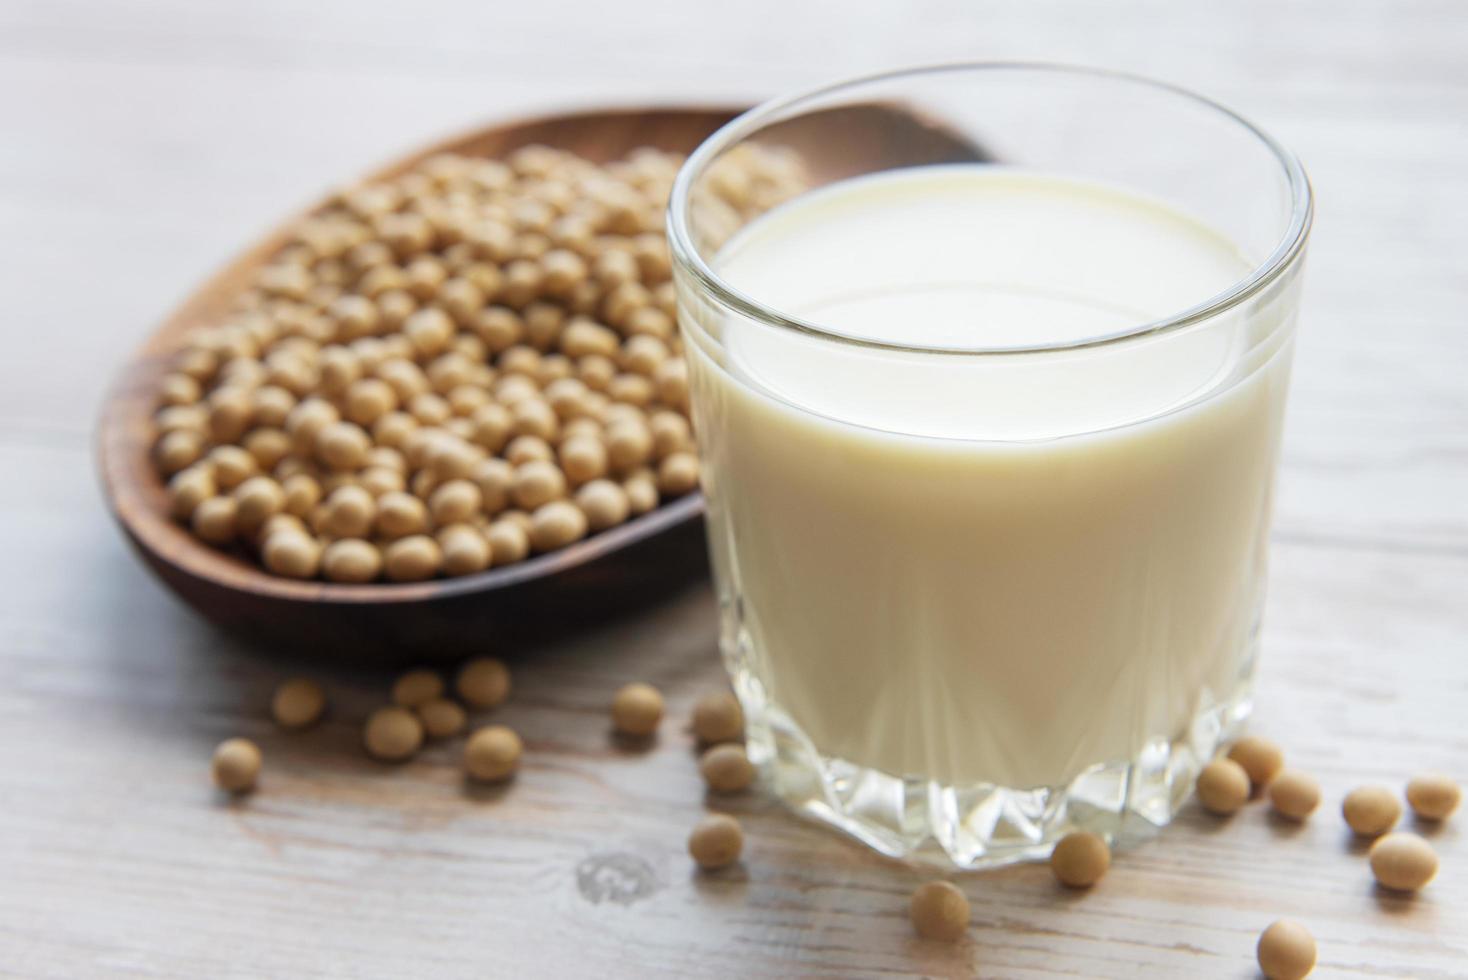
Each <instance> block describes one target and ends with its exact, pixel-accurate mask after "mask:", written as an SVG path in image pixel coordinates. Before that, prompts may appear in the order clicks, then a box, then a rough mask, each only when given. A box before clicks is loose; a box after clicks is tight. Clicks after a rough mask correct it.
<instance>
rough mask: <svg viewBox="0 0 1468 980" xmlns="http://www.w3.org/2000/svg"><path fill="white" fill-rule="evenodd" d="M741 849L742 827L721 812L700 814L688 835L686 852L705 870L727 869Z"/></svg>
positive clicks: (742, 846)
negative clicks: (698, 819) (704, 815)
mask: <svg viewBox="0 0 1468 980" xmlns="http://www.w3.org/2000/svg"><path fill="white" fill-rule="evenodd" d="M743 850H744V830H743V829H742V828H741V827H740V826H739V821H738V820H735V819H734V818H733V817H731V816H729V815H728V814H724V813H715V814H712V815H710V816H707V817H704V818H703V819H702V820H700V821H699V822H698V823H697V824H695V825H694V828H693V832H692V833H690V834H689V835H688V854H689V855H690V856H691V857H692V858H693V860H694V861H695V862H696V863H697V864H698V866H699V867H700V868H702V869H703V870H705V871H717V870H719V869H721V868H727V867H728V866H729V865H731V864H733V863H734V862H735V861H738V860H739V855H740V853H741V852H743Z"/></svg>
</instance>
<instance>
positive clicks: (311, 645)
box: [98, 106, 975, 661]
mask: <svg viewBox="0 0 1468 980" xmlns="http://www.w3.org/2000/svg"><path fill="white" fill-rule="evenodd" d="M738 111H739V110H737V109H735V108H730V107H723V108H700V107H694V108H653V109H618V110H610V111H597V112H579V113H571V114H566V115H556V116H545V117H541V118H537V119H530V120H523V121H518V122H511V123H506V124H501V125H495V126H489V127H486V128H483V129H479V130H475V131H473V132H470V133H467V134H465V135H462V136H459V137H457V138H454V139H449V140H446V141H444V142H441V143H437V144H435V145H433V146H429V147H426V148H424V149H421V150H417V151H415V152H413V153H410V154H408V155H407V156H405V157H402V158H400V159H398V160H396V161H394V162H393V163H391V164H389V165H387V166H385V167H383V168H381V169H379V170H377V171H376V172H374V173H372V174H370V175H369V178H368V179H383V178H387V177H391V176H394V175H397V174H400V173H402V172H404V171H406V170H408V169H410V168H412V167H414V166H416V165H417V164H418V163H420V162H421V161H423V160H424V159H426V158H428V157H430V156H432V155H434V154H436V153H446V152H447V153H463V154H470V155H476V156H489V157H498V156H503V155H504V154H506V153H508V152H509V151H511V150H514V149H516V148H517V147H520V146H524V145H527V144H530V143H545V144H548V145H551V146H557V147H561V148H563V149H567V150H571V151H574V152H576V153H578V154H580V155H581V156H583V157H586V158H588V159H591V160H596V161H607V160H613V159H616V158H618V157H621V156H623V155H625V154H626V153H627V152H628V151H630V150H632V149H634V148H636V147H639V146H656V147H659V148H661V149H664V150H670V151H679V152H689V151H691V150H693V149H694V148H695V147H696V146H697V145H698V144H699V143H701V142H702V141H703V139H704V138H705V137H707V136H708V135H709V134H710V133H711V132H713V131H714V130H715V129H717V128H718V127H719V126H720V125H722V124H723V123H725V122H727V121H728V120H729V119H730V118H732V117H733V116H734V115H736V114H737V112H738ZM822 123H823V125H821V126H819V127H811V126H809V125H804V126H802V129H801V131H800V132H799V133H798V134H795V133H792V134H791V135H792V137H795V138H792V139H791V140H790V142H792V143H794V144H796V148H797V149H798V150H800V151H801V152H802V153H803V154H804V155H805V156H806V158H807V162H808V163H809V164H811V166H812V170H813V171H814V172H815V174H816V175H817V177H818V178H819V179H830V178H832V177H836V176H841V175H844V174H847V173H852V172H857V171H859V170H861V169H863V164H866V165H870V164H872V163H876V162H882V161H891V160H899V159H907V158H912V159H914V160H916V161H919V162H934V161H938V160H944V159H971V158H973V157H974V155H975V153H974V149H973V147H972V146H971V145H970V144H968V143H967V142H965V141H962V140H959V139H956V138H954V137H952V136H950V135H949V134H947V133H946V132H944V131H942V130H941V129H939V128H936V127H932V126H930V125H928V124H926V123H924V122H923V121H921V120H920V119H918V118H916V117H914V116H913V115H910V114H908V113H907V112H905V111H901V110H898V109H893V108H891V107H887V106H861V107H852V108H845V109H836V110H831V111H829V112H828V113H826V114H825V115H824V118H823V119H822ZM874 124H875V128H874ZM874 132H875V133H876V134H877V135H878V138H876V139H873V134H874ZM311 210H314V208H313V209H311ZM295 220H296V219H294V218H293V219H292V220H290V221H288V222H286V223H285V224H283V225H282V226H281V228H280V229H279V230H277V231H276V232H274V233H272V234H271V235H269V236H267V237H266V238H265V239H264V240H263V241H261V242H259V243H258V244H256V245H254V246H253V247H251V248H250V249H248V250H247V251H246V252H245V253H244V254H243V255H241V256H239V257H238V258H236V259H235V260H234V261H233V262H232V263H230V264H229V265H228V266H226V267H225V268H224V269H222V270H221V271H220V272H218V273H217V274H215V275H214V276H213V277H212V278H210V279H209V280H208V281H207V282H206V283H204V285H203V286H201V287H200V288H199V289H198V290H197V291H196V292H195V293H194V294H193V295H192V296H190V297H189V299H188V300H187V301H185V302H184V304H183V305H182V306H181V307H180V308H179V309H178V310H176V311H175V312H174V313H173V315H172V316H170V317H169V318H168V319H167V320H166V321H164V323H163V325H162V326H161V327H159V329H158V330H157V332H156V333H154V334H153V336H152V337H150V338H149V340H148V342H147V343H146V344H144V345H143V348H142V349H141V350H140V351H139V352H138V353H137V355H136V356H135V357H134V359H133V361H132V363H131V364H129V365H128V366H127V368H126V369H125V370H124V371H123V372H122V375H121V377H120V378H119V380H118V382H117V384H116V387H115V388H114V389H113V390H112V392H111V394H110V395H109V397H108V400H107V402H106V404H105V405H104V407H103V412H102V417H101V420H100V422H99V424H98V456H99V467H100V470H101V475H102V481H103V485H104V488H105V490H106V493H107V496H108V499H109V502H110V504H111V508H112V512H113V514H114V515H115V516H116V518H117V520H118V523H119V524H121V525H122V528H123V531H124V532H125V533H126V534H127V537H128V539H129V540H130V541H131V542H132V544H133V547H134V548H135V549H136V550H137V552H138V554H139V555H140V556H141V557H142V559H143V561H144V562H145V563H146V564H147V565H148V567H149V568H151V569H152V570H153V572H154V573H155V574H157V575H158V577H159V578H161V579H162V580H163V581H164V582H165V583H166V584H167V585H168V586H169V588H171V589H173V591H174V592H176V593H177V594H178V595H179V596H180V597H181V598H182V599H183V600H184V601H185V602H187V603H188V604H189V605H191V606H193V607H194V608H195V609H196V610H198V611H199V612H200V613H202V614H203V615H205V616H207V617H208V618H209V619H211V620H213V621H215V622H216V623H219V624H220V625H222V626H225V627H228V628H230V629H233V630H236V631H238V632H240V633H243V634H246V635H249V636H252V637H255V638H256V639H259V640H263V641H265V642H268V643H271V644H275V645H278V646H282V647H286V648H289V649H292V650H299V651H302V652H309V653H313V654H319V655H321V656H341V657H351V658H356V659H378V660H398V661H421V660H431V659H446V658H453V657H460V656H463V655H465V654H467V653H473V652H479V651H501V650H505V649H511V648H517V647H523V646H525V645H527V644H532V643H535V642H537V641H540V640H543V639H546V638H548V637H549V636H552V635H554V634H556V633H560V632H564V631H566V630H569V629H574V628H576V627H578V626H581V625H584V624H586V623H589V622H592V621H594V620H597V619H601V618H604V617H605V616H607V615H608V614H611V613H613V612H616V611H620V610H626V609H629V608H632V607H634V606H636V605H637V604H639V603H642V602H645V601H647V600H648V599H649V598H652V597H655V596H657V595H658V594H660V593H664V592H667V591H668V590H670V589H672V588H676V587H677V586H679V585H681V584H687V583H691V582H695V581H698V580H700V579H702V578H703V577H704V576H705V575H706V574H707V570H708V562H707V557H706V554H705V542H704V536H703V520H702V515H703V501H702V498H701V497H699V496H698V495H697V494H694V495H690V496H687V497H683V498H680V499H678V500H674V501H672V502H670V503H668V504H665V505H663V506H661V507H659V508H658V509H657V510H655V511H653V512H651V513H649V514H645V515H643V516H642V517H639V518H636V519H634V520H632V521H629V522H627V523H626V524H623V525H621V526H620V527H616V528H613V529H611V530H609V531H604V532H602V533H600V534H596V535H594V536H592V537H590V538H588V539H586V540H584V541H581V542H578V543H577V544H574V545H572V546H570V547H567V548H564V549H561V550H559V551H555V552H551V553H549V554H545V555H540V556H538V557H535V558H531V559H530V560H528V561H524V562H521V563H519V564H515V565H509V566H506V567H504V568H497V569H491V570H489V571H486V572H481V573H479V574H476V575H466V576H463V577H462V578H453V579H442V580H438V581H432V582H421V583H412V584H397V585H392V584H382V585H339V584H334V583H326V582H300V581H294V580H291V579H285V578H279V577H277V576H274V575H271V574H269V573H267V572H265V571H264V570H263V569H261V568H260V567H259V566H258V565H257V564H256V563H255V562H254V561H253V560H252V559H251V558H250V557H249V556H248V555H246V554H245V553H244V552H242V551H224V550H220V549H217V548H212V547H210V546H209V545H206V544H204V543H202V542H200V541H199V540H197V539H196V538H194V537H193V536H192V535H191V534H190V533H189V532H188V530H186V529H185V528H183V527H182V526H180V525H179V524H178V523H176V522H175V521H173V520H172V519H170V517H169V516H168V501H167V493H166V488H165V486H164V483H163V481H162V480H161V479H160V478H159V476H158V474H157V472H156V471H155V469H154V468H153V464H152V462H151V460H150V458H149V448H150V446H151V444H152V441H153V427H152V415H153V411H154V408H155V401H156V397H157V390H158V383H159V380H160V379H161V377H162V375H163V373H164V371H165V370H166V368H167V366H168V361H169V358H170V356H171V355H172V354H173V353H174V352H175V351H177V350H178V349H179V347H180V346H182V344H183V341H184V337H185V335H186V334H187V333H188V332H189V331H190V330H192V329H194V328H196V327H198V326H201V325H204V324H207V323H210V322H213V321H214V320H216V319H217V318H219V317H221V316H223V315H224V314H225V313H227V312H228V311H229V309H230V303H231V300H232V299H233V297H235V296H236V295H237V294H238V293H239V292H241V291H242V290H243V289H244V288H245V287H246V286H247V285H248V284H249V283H250V282H251V281H252V278H253V276H254V274H255V271H256V270H257V269H258V268H259V267H260V266H261V265H263V264H264V263H265V262H266V261H267V260H268V259H269V258H270V257H271V256H272V255H273V254H274V253H275V252H276V251H278V250H279V249H280V248H281V246H282V245H283V244H284V243H285V241H286V240H287V236H288V235H289V228H290V227H291V226H292V225H293V224H294V223H295Z"/></svg>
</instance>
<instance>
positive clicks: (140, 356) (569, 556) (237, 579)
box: [94, 103, 748, 606]
mask: <svg viewBox="0 0 1468 980" xmlns="http://www.w3.org/2000/svg"><path fill="white" fill-rule="evenodd" d="M747 108H748V105H736V104H717V103H716V104H707V105H705V104H679V103H665V104H654V105H639V106H633V105H625V106H607V107H589V106H580V107H574V108H567V109H565V110H561V111H555V110H546V111H541V112H536V113H534V114H531V115H524V116H511V117H508V118H503V119H495V120H491V121H489V122H486V123H483V124H481V125H478V126H474V127H471V128H466V129H463V130H459V131H457V132H456V133H454V134H451V135H449V136H447V137H444V138H441V139H438V140H434V141H431V142H429V143H428V144H426V145H421V146H418V147H416V148H413V149H410V150H408V151H407V152H405V153H402V154H398V155H397V156H395V157H393V158H391V159H390V160H388V161H387V162H385V163H382V164H380V165H378V166H376V167H372V168H370V169H368V170H367V171H365V172H364V173H363V174H361V175H360V176H358V177H357V178H355V179H356V180H361V181H372V180H381V179H385V178H388V177H391V176H394V175H396V174H399V173H402V172H404V171H406V170H408V169H410V168H411V167H413V166H415V165H416V164H418V163H420V162H422V161H423V160H425V159H427V158H429V157H431V156H433V155H435V154H438V153H450V152H460V151H465V150H468V149H469V148H470V147H472V145H473V144H475V143H476V142H479V141H482V140H484V139H485V138H487V137H489V136H491V135H492V134H495V133H498V132H502V131H514V130H533V129H535V128H536V127H537V126H542V125H552V124H564V123H567V122H570V121H573V120H577V119H582V118H588V117H598V118H603V119H605V118H606V117H612V118H616V117H625V118H627V119H628V120H629V121H633V120H642V119H645V118H647V117H649V116H654V117H656V116H665V117H676V116H694V115H702V116H708V117H710V129H709V132H713V131H714V130H715V129H717V128H718V127H719V125H721V124H722V122H723V121H727V120H728V119H732V118H733V117H735V116H737V115H739V114H740V113H741V112H743V111H745V110H746V109H747ZM714 117H723V118H722V120H719V121H716V120H715V119H714ZM350 182H352V181H351V180H350V179H349V180H348V181H344V182H343V183H350ZM338 186H340V185H338ZM328 199H329V193H328V194H327V195H322V196H318V197H317V198H316V199H315V200H314V201H313V202H312V203H310V204H309V205H307V206H306V207H304V208H300V209H298V210H296V211H294V212H292V213H290V214H287V215H286V216H284V217H283V218H281V219H280V220H279V221H278V222H276V223H274V224H273V225H272V226H271V229H270V230H269V231H267V232H266V233H265V234H264V235H263V236H262V237H260V238H258V239H256V240H253V241H252V242H251V243H250V244H248V245H246V246H245V247H244V248H243V249H241V250H240V251H238V252H236V253H235V254H234V255H233V256H232V257H231V258H229V259H227V260H226V261H225V262H224V263H223V264H221V265H220V266H218V267H217V268H215V269H214V270H213V271H212V272H210V273H209V274H208V275H206V276H205V277H204V278H203V279H202V280H200V281H198V282H197V284H196V285H194V286H193V287H192V288H191V289H190V291H189V292H188V293H187V295H186V296H185V298H184V299H183V300H182V301H181V302H178V303H176V304H175V305H174V307H173V308H172V310H171V311H170V312H169V313H168V314H167V315H166V316H165V317H164V318H163V319H162V320H161V321H160V322H159V323H158V324H157V325H156V326H155V327H154V328H153V329H152V330H151V331H149V332H148V334H147V335H146V337H145V338H144V339H143V341H142V342H141V343H140V344H139V345H138V346H137V347H136V348H135V349H134V350H133V352H132V354H131V355H130V356H129V357H128V360H127V362H126V363H125V364H124V365H123V366H122V367H121V368H119V369H118V371H117V373H116V375H115V376H114V380H113V382H112V384H111V385H110V386H109V387H108V389H107V391H106V394H105V395H104V397H103V400H102V403H101V405H100V407H99V409H98V420H97V425H96V428H95V430H94V452H95V459H96V466H97V473H98V477H99V480H100V482H101V485H102V491H103V496H104V497H105V498H106V502H107V508H108V510H109V511H110V512H111V514H112V517H113V519H114V520H115V521H116V522H117V523H118V525H119V526H120V527H121V528H122V530H123V532H124V533H125V534H126V535H127V537H128V538H129V539H130V541H131V542H132V543H133V545H134V547H136V548H137V549H138V550H139V551H141V552H143V553H144V556H145V557H146V558H148V559H149V560H151V561H156V562H162V563H165V564H167V565H168V566H170V567H171V568H172V569H174V570H176V571H178V572H181V573H183V574H186V575H189V576H191V577H193V578H196V579H202V580H206V581H208V582H211V583H213V584H215V585H218V586H221V587H224V588H227V589H231V590H234V591H239V592H247V593H250V594H252V595H255V596H260V597H265V598H272V599H278V600H283V601H289V602H300V603H308V602H309V603H315V604H322V603H325V604H330V605H345V606H357V605H381V604H404V603H413V602H420V601H423V600H427V599H440V598H450V597H455V596H463V595H469V594H474V593H485V592H493V591H498V590H502V589H509V588H513V587H515V586H517V585H521V584H524V583H526V582H531V581H536V580H541V579H544V578H547V577H549V576H551V575H554V574H556V573H558V572H562V571H569V570H571V569H573V568H577V567H580V566H583V565H587V564H590V563H591V562H594V561H595V560H596V559H598V558H601V557H603V556H605V555H608V554H610V553H612V552H614V551H617V550H620V549H621V548H623V547H625V546H628V545H631V544H633V543H635V542H638V541H641V540H644V539H646V538H650V537H653V536H655V535H657V534H660V533H662V532H664V531H668V530H671V529H672V528H674V527H677V526H679V525H681V524H684V523H686V522H688V521H692V520H696V519H698V518H699V516H700V515H702V513H703V511H704V501H703V497H702V495H701V494H700V493H698V492H696V491H695V492H694V493H690V494H687V495H685V496H682V497H678V498H676V499H674V500H672V501H669V502H667V503H664V504H660V505H659V506H658V507H656V508H655V509H653V510H651V511H649V512H647V513H646V514H643V515H640V516H638V517H634V518H632V519H631V520H629V521H627V522H626V523H623V524H620V525H618V526H616V527H614V528H609V529H608V530H605V531H600V532H598V533H596V534H594V535H592V536H590V537H588V538H585V539H583V540H581V541H579V542H576V543H575V544H572V545H569V546H567V547H564V548H559V549H556V550H555V551H550V552H546V553H545V554H541V555H535V556H533V557H531V558H527V559H526V560H524V561H519V562H516V563H514V564H512V565H506V566H503V567H501V568H490V569H487V570H486V571H483V572H475V573H474V574H471V575H462V576H457V577H454V578H435V579H431V580H428V581H424V582H377V583H367V584H345V583H339V582H326V581H322V580H319V579H289V578H283V577H281V576H278V575H273V574H271V573H270V572H268V571H266V570H265V569H263V568H261V567H260V566H258V565H257V564H255V563H254V562H253V561H252V560H250V559H248V558H246V557H245V556H244V555H243V554H242V553H241V551H240V549H239V548H237V547H236V548H231V549H220V548H215V547H214V546H212V545H209V544H207V543H205V542H202V541H200V540H198V539H197V538H195V537H194V536H193V535H192V534H191V533H190V532H189V531H188V530H187V529H186V528H184V527H183V525H181V524H179V523H178V522H177V521H175V520H174V519H173V518H172V517H171V516H170V515H169V514H168V513H167V508H166V506H164V502H165V497H164V494H165V491H166V481H164V480H163V479H162V477H161V476H160V475H159V474H158V471H157V469H156V468H155V467H154V466H153V464H152V461H151V460H150V459H149V457H148V453H147V451H146V449H145V448H144V449H143V450H142V451H139V449H140V448H141V447H146V446H149V445H151V443H152V440H151V438H148V437H147V436H148V432H149V431H150V430H151V425H152V417H153V414H154V409H155V398H156V394H157V382H158V380H159V379H160V378H161V376H162V374H163V373H164V372H165V371H166V369H167V362H168V358H169V357H170V356H171V355H172V354H173V353H174V352H175V351H176V349H177V342H178V340H179V339H180V338H181V336H182V335H184V334H185V333H187V332H188V331H190V330H192V329H195V328H196V327H197V326H198V325H199V324H200V322H201V321H203V320H206V319H208V318H209V317H210V316H213V315H217V314H218V313H219V312H221V311H218V310H216V309H214V306H215V304H216V303H217V301H218V300H219V299H220V298H221V297H224V296H232V295H234V294H235V293H236V292H238V291H239V289H240V288H241V287H242V286H243V285H244V282H245V278H246V276H247V274H248V273H250V272H252V271H253V270H254V269H256V268H258V267H259V265H261V264H262V263H264V262H265V261H267V260H268V259H269V257H270V256H271V255H273V254H275V252H277V251H278V250H279V249H280V247H281V246H282V245H284V244H285V242H286V240H287V237H288V233H289V229H290V228H291V227H292V226H293V225H294V224H296V222H298V221H300V220H301V219H302V218H305V217H307V216H309V215H311V214H313V213H314V212H316V211H317V210H318V209H319V208H320V207H321V206H322V205H323V204H325V203H326V201H327V200H328Z"/></svg>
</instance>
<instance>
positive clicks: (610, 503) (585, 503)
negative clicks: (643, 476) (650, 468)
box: [575, 480, 631, 531]
mask: <svg viewBox="0 0 1468 980" xmlns="http://www.w3.org/2000/svg"><path fill="white" fill-rule="evenodd" d="M575 499H576V506H577V507H579V508H581V512H582V513H583V514H585V515H586V526H587V528H588V529H589V530H591V531H604V530H606V529H607V528H610V527H615V526H617V525H618V524H621V523H622V522H623V521H625V520H627V515H628V514H629V513H630V512H631V504H630V503H629V502H628V500H627V491H625V490H623V489H622V487H621V486H620V485H618V484H616V483H614V482H612V481H611V480H592V481H591V482H590V483H587V484H585V485H583V486H582V487H580V488H578V489H577V491H576V497H575Z"/></svg>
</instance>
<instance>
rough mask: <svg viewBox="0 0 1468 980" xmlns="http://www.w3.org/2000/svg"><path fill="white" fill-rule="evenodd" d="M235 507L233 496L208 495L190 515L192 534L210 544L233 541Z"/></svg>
mask: <svg viewBox="0 0 1468 980" xmlns="http://www.w3.org/2000/svg"><path fill="white" fill-rule="evenodd" d="M235 507H236V504H235V500H234V498H233V497H210V498H209V499H207V500H203V501H201V502H200V503H199V505H198V506H197V507H195V508H194V512H193V514H192V515H190V526H192V527H193V529H194V534H196V535H198V536H199V537H200V538H202V539H203V540H205V541H207V542H209V543H210V544H228V543H229V542H231V541H233V540H234V533H235V532H234V515H235Z"/></svg>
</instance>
